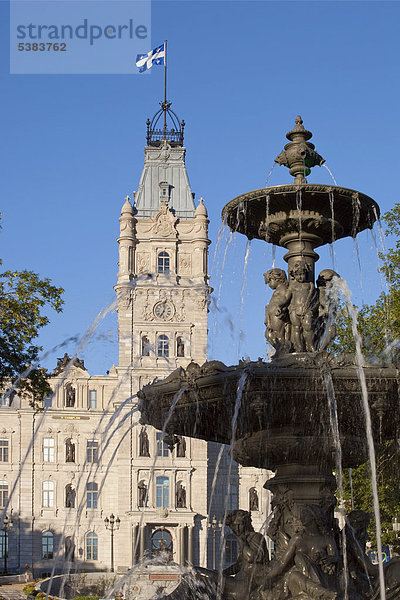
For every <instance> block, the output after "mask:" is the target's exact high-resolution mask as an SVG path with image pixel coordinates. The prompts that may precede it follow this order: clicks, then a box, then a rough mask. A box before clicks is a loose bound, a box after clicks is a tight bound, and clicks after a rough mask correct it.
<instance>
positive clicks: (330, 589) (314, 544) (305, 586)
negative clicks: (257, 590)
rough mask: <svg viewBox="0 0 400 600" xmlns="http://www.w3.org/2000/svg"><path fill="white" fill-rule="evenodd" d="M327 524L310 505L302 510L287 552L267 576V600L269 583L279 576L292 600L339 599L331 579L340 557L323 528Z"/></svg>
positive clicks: (280, 557) (271, 567)
mask: <svg viewBox="0 0 400 600" xmlns="http://www.w3.org/2000/svg"><path fill="white" fill-rule="evenodd" d="M324 522H325V521H324V516H323V514H322V511H321V509H320V508H319V507H318V506H313V505H308V506H305V507H304V508H303V509H302V511H301V518H300V520H297V526H295V527H294V531H292V535H291V536H290V537H289V536H288V541H287V545H286V548H285V550H284V552H282V554H281V555H280V556H279V558H276V559H275V560H274V561H273V562H272V563H271V565H270V568H269V569H267V571H266V572H265V575H264V587H265V594H264V597H265V598H269V592H268V582H270V584H271V583H272V581H273V580H274V579H276V578H278V577H279V576H284V580H285V586H286V588H287V589H288V590H289V591H290V593H291V595H292V597H293V598H298V597H303V596H304V597H306V598H315V599H316V600H335V599H336V598H337V595H338V594H337V591H336V590H335V589H334V583H333V581H332V576H334V575H335V573H336V571H337V567H338V562H339V554H338V550H337V546H336V542H335V539H334V537H333V535H332V533H331V532H330V531H329V530H328V528H327V527H324ZM294 525H296V524H294ZM292 528H293V523H292ZM333 579H335V577H333ZM261 595H263V594H261Z"/></svg>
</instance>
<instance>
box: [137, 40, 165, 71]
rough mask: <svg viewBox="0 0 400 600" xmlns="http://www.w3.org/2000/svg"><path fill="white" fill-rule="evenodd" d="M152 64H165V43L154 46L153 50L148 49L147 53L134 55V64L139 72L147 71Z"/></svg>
mask: <svg viewBox="0 0 400 600" xmlns="http://www.w3.org/2000/svg"><path fill="white" fill-rule="evenodd" d="M153 64H155V65H165V43H164V44H161V46H158V47H157V48H154V50H150V52H148V53H147V54H138V55H137V57H136V66H137V68H138V69H139V73H143V72H144V71H147V69H150V68H151V67H152V66H153Z"/></svg>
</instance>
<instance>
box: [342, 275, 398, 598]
mask: <svg viewBox="0 0 400 600" xmlns="http://www.w3.org/2000/svg"><path fill="white" fill-rule="evenodd" d="M333 288H334V289H335V290H336V291H337V292H340V293H341V294H342V296H343V298H344V299H345V301H346V305H347V310H348V313H349V316H350V317H351V324H352V331H353V337H354V341H355V345H356V354H355V360H356V367H357V374H358V378H359V381H360V386H361V396H362V404H363V409H364V417H365V426H366V434H367V442H368V454H369V463H370V468H371V487H372V495H373V503H374V515H375V526H376V543H377V551H378V559H379V583H380V598H381V600H385V599H386V594H385V578H384V572H383V560H382V539H381V518H380V511H379V497H378V485H377V477H376V456H375V447H374V439H373V435H372V422H371V414H370V410H369V403H368V389H367V382H366V378H365V373H364V357H363V354H362V350H361V346H362V340H361V336H360V334H359V333H358V329H357V316H358V313H357V310H356V309H355V307H354V306H353V304H352V301H351V292H350V290H349V288H348V286H347V284H346V282H345V280H344V279H339V278H338V279H335V280H334V281H333Z"/></svg>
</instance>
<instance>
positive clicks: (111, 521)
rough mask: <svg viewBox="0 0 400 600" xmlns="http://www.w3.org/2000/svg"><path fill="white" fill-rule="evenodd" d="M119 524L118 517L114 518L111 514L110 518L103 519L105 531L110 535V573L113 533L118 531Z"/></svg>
mask: <svg viewBox="0 0 400 600" xmlns="http://www.w3.org/2000/svg"><path fill="white" fill-rule="evenodd" d="M120 522H121V521H120V519H119V517H117V518H115V516H114V515H113V513H111V515H110V518H108V517H106V518H105V519H104V523H105V526H106V529H108V530H109V531H110V533H111V573H114V531H118V529H119V524H120Z"/></svg>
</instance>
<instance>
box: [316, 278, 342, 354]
mask: <svg viewBox="0 0 400 600" xmlns="http://www.w3.org/2000/svg"><path fill="white" fill-rule="evenodd" d="M334 277H338V278H339V277H340V275H338V274H337V273H336V271H333V270H332V269H324V270H323V271H321V273H320V274H319V275H318V279H317V288H318V295H319V319H320V325H319V328H320V336H321V337H320V341H319V350H325V348H326V347H327V345H328V344H329V342H331V341H332V340H333V339H334V337H335V336H336V323H335V319H336V312H337V307H336V302H335V301H334V299H333V297H332V285H333V279H334Z"/></svg>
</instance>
